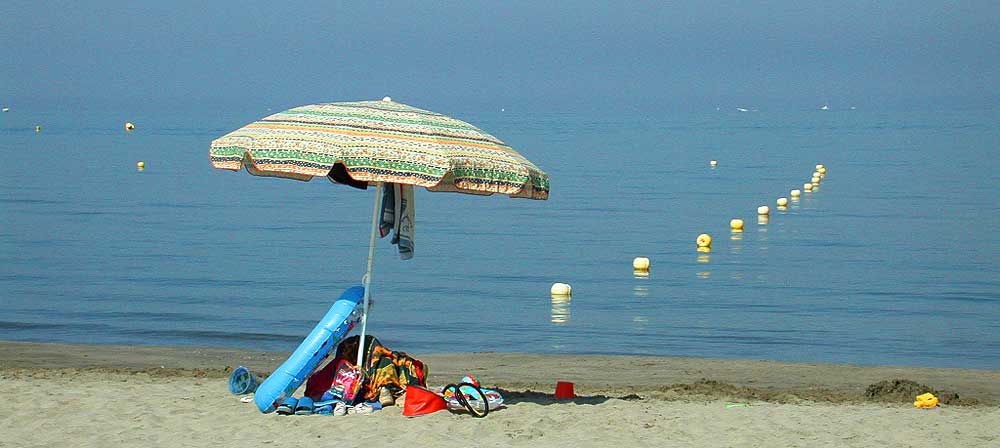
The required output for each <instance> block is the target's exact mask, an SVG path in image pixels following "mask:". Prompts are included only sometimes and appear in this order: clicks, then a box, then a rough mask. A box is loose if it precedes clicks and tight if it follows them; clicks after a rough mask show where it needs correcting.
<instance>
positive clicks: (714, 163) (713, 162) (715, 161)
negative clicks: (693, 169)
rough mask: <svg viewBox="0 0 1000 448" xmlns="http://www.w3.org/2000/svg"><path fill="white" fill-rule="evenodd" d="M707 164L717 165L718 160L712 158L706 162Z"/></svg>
mask: <svg viewBox="0 0 1000 448" xmlns="http://www.w3.org/2000/svg"><path fill="white" fill-rule="evenodd" d="M708 164H709V165H712V166H717V165H719V161H718V160H713V161H711V162H708Z"/></svg>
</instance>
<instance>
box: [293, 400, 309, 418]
mask: <svg viewBox="0 0 1000 448" xmlns="http://www.w3.org/2000/svg"><path fill="white" fill-rule="evenodd" d="M312 413H313V399H312V398H309V397H302V398H299V404H298V405H296V406H295V415H311V414H312Z"/></svg>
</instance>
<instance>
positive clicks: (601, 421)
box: [0, 342, 1000, 447]
mask: <svg viewBox="0 0 1000 448" xmlns="http://www.w3.org/2000/svg"><path fill="white" fill-rule="evenodd" d="M412 355H414V356H415V357H417V358H418V359H421V360H422V361H424V362H426V363H427V364H428V366H429V368H430V371H431V376H430V380H429V384H431V385H443V384H445V383H449V382H454V381H456V380H458V379H460V378H461V376H462V375H464V374H466V373H470V372H471V373H473V374H475V375H477V376H478V377H479V378H480V380H481V381H482V382H483V383H484V385H487V386H490V387H494V388H500V389H503V390H504V391H505V392H506V397H507V401H508V406H506V407H505V408H503V409H500V410H497V411H495V412H493V413H491V414H490V415H489V416H487V417H486V418H484V419H474V418H472V417H470V416H468V415H465V414H453V413H449V412H439V413H436V414H433V415H428V416H423V417H417V418H407V417H403V416H402V415H401V409H400V408H398V407H392V408H387V409H385V410H382V411H379V412H377V413H375V414H372V415H347V416H340V417H329V416H290V417H283V416H277V415H274V414H269V415H263V414H260V412H258V411H257V409H256V407H254V405H252V404H247V403H241V402H240V401H239V398H238V397H235V396H233V395H230V394H229V393H228V390H227V383H226V378H227V376H228V372H229V371H230V370H231V368H232V367H234V366H236V365H246V366H248V367H251V368H252V369H253V370H255V371H269V370H271V369H273V368H274V367H276V366H277V365H278V364H280V362H281V361H282V360H283V359H284V356H285V354H281V353H269V352H253V351H248V350H226V349H203V348H186V347H126V346H87V345H60V344H34V343H19V342H0V394H2V395H3V396H4V397H6V399H7V405H6V406H4V408H3V409H4V410H3V411H0V447H8V446H9V447H22V446H38V447H41V446H46V447H49V446H74V447H99V446H100V447H107V446H145V447H150V446H152V447H156V446H164V447H185V446H215V447H230V446H233V447H253V446H276V445H282V446H290V445H296V446H303V444H309V446H343V447H351V446H366V447H379V446H389V445H396V446H399V445H400V444H402V445H403V446H556V447H562V446H566V447H570V446H572V447H586V446H608V445H616V446H783V447H785V446H802V447H811V446H821V445H831V444H832V445H833V446H848V447H850V446H858V447H862V446H866V447H867V446H915V447H922V446H927V447H932V446H933V447H942V446H948V447H956V446H970V447H971V446H977V447H978V446H1000V434H998V433H1000V431H998V430H997V428H1000V371H992V370H968V369H934V368H914V367H860V366H848V365H833V364H795V363H779V362H770V361H743V360H717V359H697V358H657V357H611V356H541V355H532V354H512V353H456V354H427V355H421V354H412ZM557 380H563V381H573V382H574V383H575V384H576V390H577V392H578V393H579V394H581V395H586V396H588V397H581V398H577V399H575V400H572V401H561V400H555V399H553V397H552V396H551V393H552V391H553V389H554V385H555V381H557ZM902 380H906V381H902ZM925 387H926V388H930V389H933V390H935V391H937V392H938V393H939V394H940V395H942V396H947V399H948V401H949V404H945V405H942V406H940V407H938V408H935V409H931V410H921V409H916V408H914V407H913V405H912V400H913V396H912V394H914V391H915V390H919V389H922V388H925Z"/></svg>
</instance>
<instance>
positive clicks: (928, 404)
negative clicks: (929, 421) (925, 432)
mask: <svg viewBox="0 0 1000 448" xmlns="http://www.w3.org/2000/svg"><path fill="white" fill-rule="evenodd" d="M913 405H914V406H916V407H918V408H921V409H930V408H933V407H934V406H937V405H938V397H935V396H934V394H932V393H930V392H927V393H926V394H922V395H917V401H914V402H913Z"/></svg>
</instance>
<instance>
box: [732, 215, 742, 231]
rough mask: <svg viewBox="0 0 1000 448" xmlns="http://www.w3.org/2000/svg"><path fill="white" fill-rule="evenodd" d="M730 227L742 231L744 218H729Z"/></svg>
mask: <svg viewBox="0 0 1000 448" xmlns="http://www.w3.org/2000/svg"><path fill="white" fill-rule="evenodd" d="M729 228H730V229H733V230H734V231H737V232H742V231H743V220H742V219H739V218H736V219H731V220H729Z"/></svg>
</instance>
